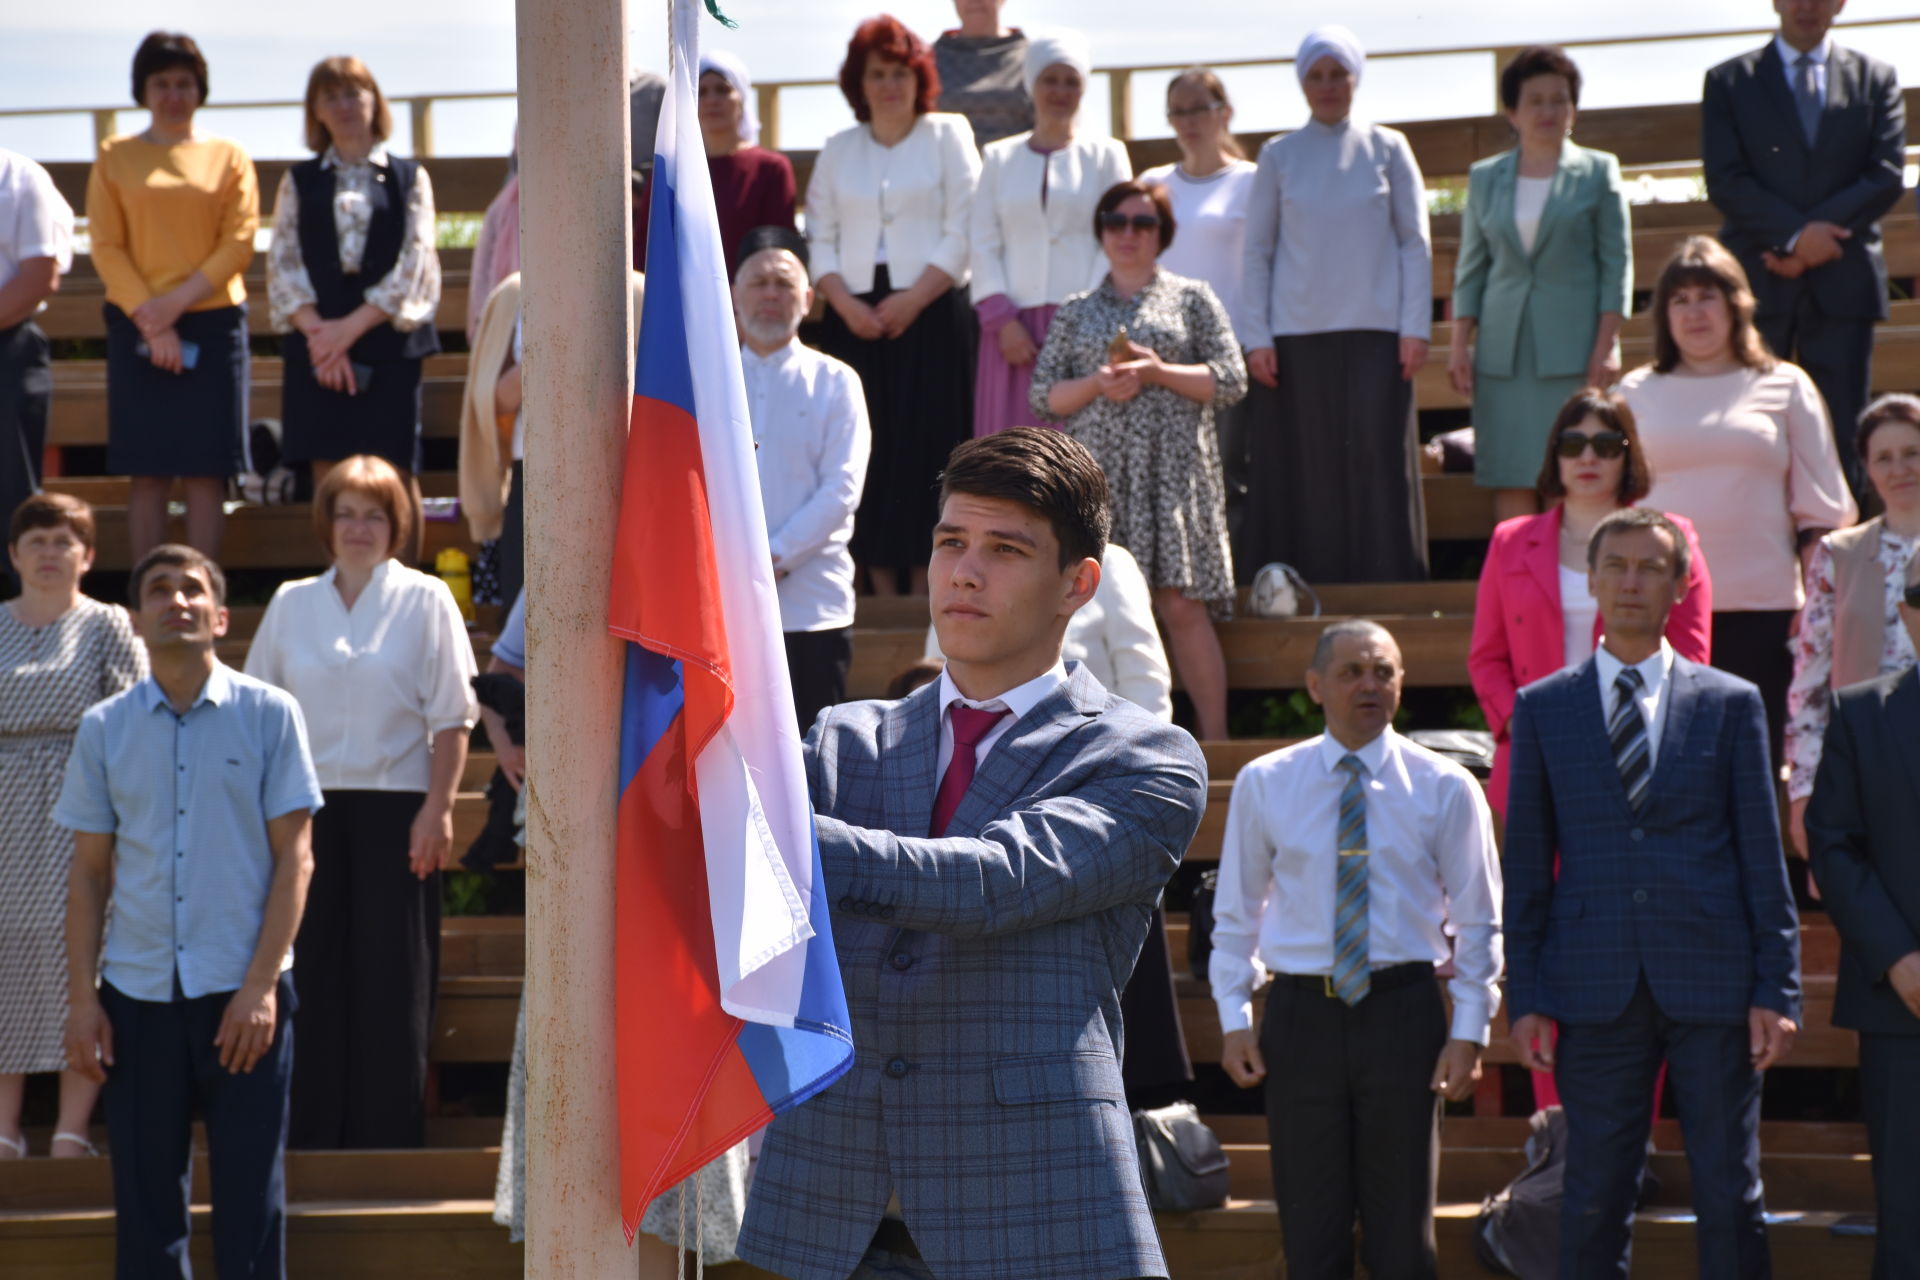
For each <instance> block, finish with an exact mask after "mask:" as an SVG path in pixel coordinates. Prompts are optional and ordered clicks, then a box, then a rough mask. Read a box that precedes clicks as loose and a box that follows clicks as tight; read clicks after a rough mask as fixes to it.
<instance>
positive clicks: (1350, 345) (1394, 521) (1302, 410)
mask: <svg viewBox="0 0 1920 1280" xmlns="http://www.w3.org/2000/svg"><path fill="white" fill-rule="evenodd" d="M1273 347H1274V352H1275V353H1276V355H1277V356H1278V358H1279V367H1280V387H1279V390H1278V391H1277V392H1276V393H1275V396H1274V401H1275V402H1276V404H1277V410H1276V412H1275V414H1274V416H1273V417H1272V418H1270V419H1268V420H1267V421H1265V422H1260V423H1256V424H1253V426H1252V427H1251V429H1250V430H1249V432H1248V434H1249V436H1250V437H1251V439H1250V440H1249V442H1248V455H1249V464H1248V470H1249V474H1248V478H1247V497H1246V502H1245V507H1246V514H1245V516H1244V518H1243V520H1242V524H1241V541H1242V543H1243V545H1244V546H1245V548H1246V557H1245V559H1244V560H1240V559H1239V557H1238V555H1236V560H1239V562H1240V563H1241V564H1243V565H1245V566H1246V568H1245V569H1244V570H1243V572H1245V573H1248V574H1252V573H1254V572H1257V571H1258V569H1259V568H1260V566H1261V565H1264V564H1267V563H1268V562H1270V561H1274V560H1281V561H1285V562H1286V563H1288V564H1290V565H1292V566H1293V567H1294V568H1296V569H1298V570H1299V571H1300V572H1301V573H1302V574H1303V575H1305V577H1306V579H1307V581H1308V582H1311V583H1322V582H1419V581H1424V580H1425V579H1426V576H1427V519H1426V507H1425V504H1424V503H1423V502H1422V500H1421V494H1420V470H1419V458H1420V450H1419V434H1418V432H1417V430H1416V429H1415V426H1414V422H1413V416H1412V396H1413V387H1412V384H1411V383H1409V382H1407V381H1406V380H1405V379H1403V378H1402V377H1401V376H1400V368H1399V366H1400V339H1399V338H1398V336H1396V335H1394V334H1391V333H1383V332H1379V331H1376V330H1349V331H1345V332H1340V333H1310V334H1298V335H1295V336H1293V337H1285V338H1275V339H1274V342H1273ZM1237 550H1238V549H1236V551H1237Z"/></svg>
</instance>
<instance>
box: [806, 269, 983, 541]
mask: <svg viewBox="0 0 1920 1280" xmlns="http://www.w3.org/2000/svg"><path fill="white" fill-rule="evenodd" d="M873 284H874V287H873V290H872V291H871V292H869V293H863V294H861V295H860V300H861V301H862V302H864V303H866V304H867V305H868V306H872V305H873V304H875V303H877V302H879V301H880V300H881V299H882V298H884V297H886V296H887V295H888V294H889V293H892V292H893V291H894V290H893V286H892V284H891V283H890V281H889V279H888V276H887V269H886V267H885V266H884V265H882V266H880V267H877V268H875V271H874V281H873ZM976 333H977V330H976V328H975V325H974V323H973V313H972V310H971V308H969V307H968V306H967V300H966V292H965V291H964V290H960V289H953V290H949V291H948V292H947V293H946V294H945V296H943V297H940V298H937V299H935V300H934V301H933V302H932V303H931V304H929V305H928V307H927V309H926V310H925V311H922V312H921V313H920V315H919V318H918V319H916V320H915V321H914V322H913V326H912V327H911V328H909V329H908V330H907V331H906V332H905V333H904V334H902V335H900V336H899V337H898V338H880V339H877V340H875V341H871V342H869V341H867V340H866V339H864V338H857V337H855V336H854V335H853V331H852V330H851V329H849V328H847V325H846V321H844V320H842V319H841V318H840V315H839V313H838V312H836V311H834V309H833V308H831V307H828V308H827V313H826V317H825V319H824V321H823V322H822V324H821V333H820V349H821V350H822V351H825V352H826V353H827V354H828V355H830V356H833V357H835V358H836V359H840V360H844V361H846V362H847V363H848V364H850V365H852V366H853V371H854V372H855V373H857V374H859V375H860V385H861V386H862V387H863V388H865V390H866V396H867V417H868V418H869V419H870V422H871V426H872V429H873V453H872V455H871V457H870V458H869V459H868V462H867V484H866V488H865V489H864V490H863V491H862V493H861V496H860V511H859V514H858V515H856V516H855V517H854V524H853V546H852V549H853V558H854V559H855V560H858V561H859V562H860V563H861V564H863V565H866V566H868V567H870V568H882V569H909V568H914V567H918V566H923V565H925V564H926V563H927V554H928V548H929V546H930V544H931V541H932V538H933V526H934V522H935V521H936V520H937V519H938V518H939V514H940V506H939V496H938V494H937V493H936V492H935V484H936V482H937V481H938V479H939V475H940V471H941V469H942V468H943V467H945V466H946V465H947V455H948V454H949V453H951V452H953V447H954V446H955V445H957V444H959V443H960V442H961V441H962V440H965V439H967V438H969V437H970V436H972V434H973V375H974V359H975V356H974V350H975V342H976V340H977V339H976Z"/></svg>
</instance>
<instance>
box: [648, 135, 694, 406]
mask: <svg viewBox="0 0 1920 1280" xmlns="http://www.w3.org/2000/svg"><path fill="white" fill-rule="evenodd" d="M669 168H670V166H669V164H668V162H667V159H666V157H662V158H661V161H660V163H659V164H657V165H656V166H655V167H654V171H653V207H652V208H651V209H650V210H649V211H648V215H647V268H648V269H647V290H646V301H645V302H644V303H642V304H641V313H640V314H641V320H640V338H639V345H638V349H637V352H636V354H635V356H634V366H633V394H634V395H635V396H636V397H637V396H645V397H647V398H648V399H649V400H658V401H660V402H661V403H662V404H670V405H672V406H673V407H675V408H676V409H679V410H680V411H681V412H683V413H685V414H686V415H687V417H688V418H689V419H691V418H694V417H695V416H696V415H695V413H694V407H693V363H692V357H691V356H690V355H689V354H688V352H687V326H686V311H685V309H684V307H683V305H682V298H681V292H680V289H681V286H680V257H679V255H680V251H679V220H680V213H679V208H678V206H677V205H676V204H675V203H674V201H675V193H674V189H673V182H672V178H671V176H670V174H669V173H668V169H669Z"/></svg>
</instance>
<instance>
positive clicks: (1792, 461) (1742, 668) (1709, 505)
mask: <svg viewBox="0 0 1920 1280" xmlns="http://www.w3.org/2000/svg"><path fill="white" fill-rule="evenodd" d="M1652 312H1653V363H1652V364H1648V365H1642V366H1641V367H1640V368H1638V369H1635V370H1634V371H1633V372H1631V373H1629V374H1628V375H1627V376H1626V377H1625V378H1622V379H1621V380H1620V394H1621V395H1623V396H1624V397H1626V401H1627V403H1628V404H1629V405H1631V406H1632V408H1633V416H1634V419H1635V420H1636V421H1637V422H1638V423H1639V425H1640V439H1641V441H1642V444H1643V446H1644V448H1645V449H1646V454H1647V465H1648V466H1649V467H1651V468H1652V469H1653V472H1654V474H1655V475H1657V476H1658V477H1659V480H1658V482H1657V483H1656V484H1655V485H1654V487H1653V490H1652V492H1650V493H1648V494H1647V505H1648V506H1653V507H1658V508H1660V510H1662V511H1684V512H1686V514H1687V515H1688V517H1689V518H1691V519H1692V520H1693V523H1694V525H1695V527H1696V528H1698V529H1699V531H1700V545H1701V547H1702V548H1703V549H1704V550H1705V551H1706V553H1707V558H1708V559H1709V560H1711V561H1712V562H1713V574H1714V598H1713V665H1714V666H1716V667H1719V668H1720V669H1721V670H1722V671H1729V672H1732V673H1733V674H1734V675H1736V676H1739V677H1740V678H1742V679H1743V680H1750V681H1752V682H1753V683H1754V684H1755V685H1757V686H1759V689H1760V698H1761V702H1762V703H1763V704H1764V705H1765V707H1766V710H1767V728H1768V731H1769V736H1770V738H1771V743H1770V745H1771V748H1772V753H1773V763H1774V766H1775V767H1776V768H1777V767H1778V766H1779V764H1780V760H1781V733H1782V730H1783V729H1784V728H1785V726H1786V718H1787V686H1788V685H1789V684H1790V683H1791V682H1792V680H1793V657H1792V655H1791V654H1790V653H1789V652H1788V649H1787V641H1788V637H1789V635H1790V634H1791V633H1792V629H1793V621H1794V615H1795V614H1796V613H1798V611H1799V609H1800V606H1801V605H1802V604H1804V603H1805V601H1806V596H1805V593H1804V592H1803V590H1802V587H1801V565H1802V561H1804V560H1808V559H1811V557H1812V556H1813V552H1814V547H1815V545H1816V544H1817V543H1818V542H1819V541H1820V539H1821V538H1822V537H1823V536H1824V535H1826V534H1828V533H1831V532H1833V531H1834V530H1835V529H1841V528H1845V527H1846V526H1848V525H1850V524H1852V523H1853V521H1854V516H1855V514H1856V510H1855V507H1854V505H1853V495H1852V494H1851V493H1850V492H1849V491H1848V489H1847V481H1846V477H1845V475H1843V474H1842V472H1841V470H1840V456H1839V452H1838V450H1837V449H1836V448H1835V447H1834V443H1833V432H1832V430H1830V429H1829V427H1828V425H1827V407H1826V402H1825V401H1823V400H1822V399H1821V398H1820V392H1819V390H1818V389H1817V388H1816V387H1815V386H1814V385H1813V379H1811V378H1809V377H1808V376H1807V375H1806V373H1805V372H1803V371H1802V370H1801V369H1800V368H1798V367H1797V366H1795V365H1791V364H1788V363H1787V362H1786V361H1784V360H1779V359H1776V358H1775V357H1774V355H1773V353H1772V352H1770V351H1769V350H1767V344H1766V341H1765V340H1764V339H1763V338H1762V337H1761V336H1760V331H1759V330H1758V329H1757V328H1756V327H1755V326H1754V322H1753V313H1754V298H1753V290H1752V289H1751V288H1750V287H1749V286H1748V284H1747V273H1746V272H1745V271H1743V270H1742V269H1741V267H1740V263H1739V261H1738V260H1737V259H1736V258H1735V257H1734V256H1733V255H1732V254H1731V253H1729V252H1728V251H1727V250H1726V249H1725V248H1724V247H1723V246H1722V245H1721V244H1720V242H1719V241H1718V240H1714V239H1712V238H1711V237H1708V236H1689V237H1688V238H1687V239H1686V240H1685V241H1683V242H1682V243H1681V245H1680V247H1679V248H1678V249H1676V250H1675V251H1674V254H1673V257H1671V258H1670V259H1668V261H1667V265H1666V266H1665V267H1664V268H1663V269H1662V270H1661V272H1660V279H1659V281H1658V282H1657V283H1656V284H1655V285H1654V290H1653V308H1652Z"/></svg>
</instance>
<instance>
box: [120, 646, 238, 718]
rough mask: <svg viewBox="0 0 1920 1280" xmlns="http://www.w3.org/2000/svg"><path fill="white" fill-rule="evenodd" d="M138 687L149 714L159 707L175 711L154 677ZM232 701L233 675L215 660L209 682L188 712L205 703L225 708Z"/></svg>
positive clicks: (224, 664)
mask: <svg viewBox="0 0 1920 1280" xmlns="http://www.w3.org/2000/svg"><path fill="white" fill-rule="evenodd" d="M136 687H137V688H138V689H139V690H140V694H141V697H142V699H143V700H144V701H145V702H146V706H147V710H148V711H149V712H152V711H154V710H155V709H157V708H159V707H165V708H167V709H168V710H169V711H171V710H172V709H173V704H172V703H170V702H168V701H167V691H166V690H165V689H162V688H161V687H160V682H159V681H158V680H157V679H155V678H154V677H153V676H148V677H147V678H146V679H145V680H143V681H141V682H140V684H139V685H138V686H136ZM232 700H233V673H232V672H230V671H229V670H227V665H226V663H224V662H221V661H220V660H219V659H218V658H215V659H214V660H213V670H211V671H209V672H207V682H206V683H205V684H203V685H201V686H200V693H199V696H198V697H196V698H194V700H193V706H192V707H188V708H187V710H188V711H192V710H193V708H194V707H197V706H199V705H200V704H201V703H203V702H209V703H212V704H213V705H214V706H216V707H219V706H225V705H226V704H227V703H228V702H231V701H232Z"/></svg>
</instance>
